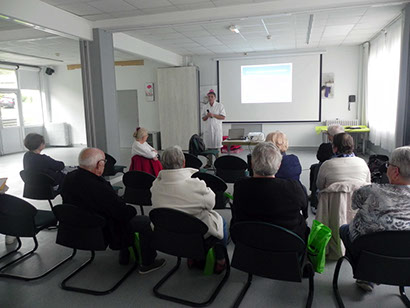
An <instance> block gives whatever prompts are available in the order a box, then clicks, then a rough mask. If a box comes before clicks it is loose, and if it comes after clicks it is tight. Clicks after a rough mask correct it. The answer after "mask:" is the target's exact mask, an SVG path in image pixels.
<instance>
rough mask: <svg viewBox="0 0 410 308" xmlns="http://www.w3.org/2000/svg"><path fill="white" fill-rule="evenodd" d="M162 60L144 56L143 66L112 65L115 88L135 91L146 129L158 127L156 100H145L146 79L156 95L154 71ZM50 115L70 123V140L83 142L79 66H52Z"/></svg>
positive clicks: (84, 133)
mask: <svg viewBox="0 0 410 308" xmlns="http://www.w3.org/2000/svg"><path fill="white" fill-rule="evenodd" d="M160 66H163V65H162V64H159V63H156V62H153V61H149V60H145V63H144V65H143V66H117V67H116V68H115V74H116V83H117V90H137V91H138V111H139V125H140V126H142V127H145V128H146V129H148V130H149V131H159V130H160V126H159V112H158V101H157V100H156V101H154V102H147V101H146V100H145V92H144V88H145V82H154V87H155V96H156V97H157V93H156V92H157V91H156V87H157V71H156V69H157V68H158V67H160ZM48 78H49V90H50V101H51V116H52V121H53V122H67V123H69V124H70V125H71V132H72V142H73V143H74V144H86V143H87V138H86V132H85V115H84V103H83V92H82V81H81V70H80V69H76V70H71V71H68V70H67V68H66V66H65V65H64V66H62V65H61V66H55V73H54V74H53V75H52V76H49V77H48Z"/></svg>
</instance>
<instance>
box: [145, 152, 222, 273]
mask: <svg viewBox="0 0 410 308" xmlns="http://www.w3.org/2000/svg"><path fill="white" fill-rule="evenodd" d="M161 161H162V165H163V166H164V170H162V171H161V172H160V173H159V175H158V177H157V179H156V180H155V181H154V183H153V184H152V188H151V193H152V207H153V208H154V209H155V208H171V209H175V210H179V211H182V212H185V213H187V214H190V215H192V216H194V217H196V218H198V219H200V220H201V221H202V222H204V223H205V225H207V227H208V232H207V233H206V234H205V238H207V237H210V236H214V237H216V238H218V239H220V240H221V241H222V242H223V244H224V245H226V240H227V234H226V233H227V232H226V227H225V221H224V220H223V218H222V217H221V215H219V214H218V213H217V212H216V211H214V210H213V208H214V206H215V194H214V193H213V192H212V190H211V189H210V188H208V187H206V184H205V182H204V181H201V180H199V179H197V178H191V176H192V175H193V174H194V173H196V172H197V171H198V170H196V169H193V168H185V156H184V153H183V152H182V150H181V148H180V147H179V146H173V147H170V148H168V149H166V150H165V151H164V153H163V154H162V157H161ZM215 254H216V259H217V264H216V269H215V271H216V272H220V271H222V270H223V269H224V268H225V258H224V253H223V249H220V247H219V245H216V246H215Z"/></svg>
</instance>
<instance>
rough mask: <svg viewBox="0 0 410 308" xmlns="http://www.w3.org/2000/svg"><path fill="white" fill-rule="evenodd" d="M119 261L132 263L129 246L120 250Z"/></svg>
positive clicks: (122, 263) (124, 263) (125, 263)
mask: <svg viewBox="0 0 410 308" xmlns="http://www.w3.org/2000/svg"><path fill="white" fill-rule="evenodd" d="M118 263H120V264H121V265H128V264H129V263H130V251H129V250H128V248H126V249H121V250H120V255H119V258H118Z"/></svg>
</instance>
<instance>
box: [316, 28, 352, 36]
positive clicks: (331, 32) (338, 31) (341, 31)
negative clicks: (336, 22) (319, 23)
mask: <svg viewBox="0 0 410 308" xmlns="http://www.w3.org/2000/svg"><path fill="white" fill-rule="evenodd" d="M353 26H354V25H340V26H326V28H325V31H324V32H323V37H328V36H330V37H331V36H335V35H347V34H348V33H349V32H350V30H352V28H353Z"/></svg>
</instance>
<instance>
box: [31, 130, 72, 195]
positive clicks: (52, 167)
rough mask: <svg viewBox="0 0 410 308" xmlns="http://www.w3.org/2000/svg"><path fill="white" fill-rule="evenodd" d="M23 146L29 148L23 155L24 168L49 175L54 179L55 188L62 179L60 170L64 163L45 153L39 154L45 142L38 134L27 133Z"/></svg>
mask: <svg viewBox="0 0 410 308" xmlns="http://www.w3.org/2000/svg"><path fill="white" fill-rule="evenodd" d="M24 146H25V147H26V148H27V149H28V150H29V151H28V152H26V153H25V154H24V157H23V167H24V170H26V171H35V172H41V173H45V174H47V175H49V176H51V177H52V178H53V179H54V181H55V186H56V187H55V188H56V190H57V189H58V188H59V185H61V184H62V183H63V181H64V176H65V174H64V173H63V172H62V171H63V170H64V167H65V166H64V163H63V162H62V161H58V160H54V159H52V158H51V157H50V156H47V155H45V154H40V153H41V151H42V150H44V148H45V147H46V143H45V141H44V137H43V136H41V135H39V134H36V133H30V134H28V135H27V136H26V138H24Z"/></svg>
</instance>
